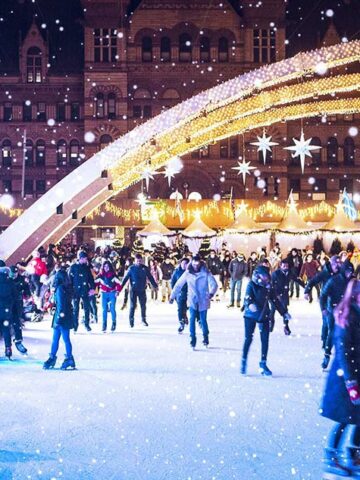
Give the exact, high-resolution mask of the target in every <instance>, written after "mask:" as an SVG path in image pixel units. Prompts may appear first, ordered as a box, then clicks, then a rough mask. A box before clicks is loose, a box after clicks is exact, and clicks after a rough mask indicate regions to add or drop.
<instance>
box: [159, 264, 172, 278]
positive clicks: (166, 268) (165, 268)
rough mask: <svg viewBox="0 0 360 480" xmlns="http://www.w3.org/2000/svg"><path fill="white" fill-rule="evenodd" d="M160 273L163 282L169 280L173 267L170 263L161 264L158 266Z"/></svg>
mask: <svg viewBox="0 0 360 480" xmlns="http://www.w3.org/2000/svg"><path fill="white" fill-rule="evenodd" d="M160 268H161V271H162V275H163V277H162V279H163V280H171V277H172V274H173V272H174V269H175V268H174V265H173V264H172V263H166V262H163V263H162V264H161V266H160Z"/></svg>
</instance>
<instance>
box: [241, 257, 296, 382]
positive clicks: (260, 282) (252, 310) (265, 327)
mask: <svg viewBox="0 0 360 480" xmlns="http://www.w3.org/2000/svg"><path fill="white" fill-rule="evenodd" d="M270 301H271V302H273V304H274V305H275V308H276V310H278V312H279V313H280V315H281V316H282V317H283V318H284V321H285V322H286V321H289V320H290V319H291V316H290V314H289V313H288V311H287V308H286V307H285V306H284V305H283V304H282V303H281V302H280V301H279V300H278V299H277V297H276V294H275V292H274V290H273V288H272V286H271V276H270V270H269V269H268V268H266V267H264V266H259V267H256V269H255V270H254V273H253V275H252V278H251V280H250V281H249V283H248V284H247V287H246V293H245V300H244V307H245V311H244V323H245V341H244V346H243V356H242V360H241V373H242V374H243V375H245V374H246V370H247V357H248V353H249V349H250V346H251V343H252V341H253V337H254V332H255V328H256V325H258V327H259V331H260V340H261V360H260V364H259V365H260V370H261V373H262V375H272V372H271V370H270V369H269V368H268V366H267V363H266V361H267V355H268V350H269V335H270V322H271V318H272V313H271V309H270V305H269V303H270Z"/></svg>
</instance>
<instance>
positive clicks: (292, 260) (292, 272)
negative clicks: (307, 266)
mask: <svg viewBox="0 0 360 480" xmlns="http://www.w3.org/2000/svg"><path fill="white" fill-rule="evenodd" d="M287 261H288V264H289V276H290V280H295V278H298V277H299V276H300V272H301V268H302V265H303V261H302V258H301V256H300V255H292V254H291V253H289V255H288V256H287Z"/></svg>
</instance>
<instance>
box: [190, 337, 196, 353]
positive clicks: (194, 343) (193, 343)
mask: <svg viewBox="0 0 360 480" xmlns="http://www.w3.org/2000/svg"><path fill="white" fill-rule="evenodd" d="M190 347H191V348H192V349H193V350H195V347H196V337H190Z"/></svg>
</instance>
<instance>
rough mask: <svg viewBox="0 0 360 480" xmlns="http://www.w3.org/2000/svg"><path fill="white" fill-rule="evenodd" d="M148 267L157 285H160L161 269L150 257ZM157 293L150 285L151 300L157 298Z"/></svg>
mask: <svg viewBox="0 0 360 480" xmlns="http://www.w3.org/2000/svg"><path fill="white" fill-rule="evenodd" d="M149 269H150V273H151V275H152V276H153V278H154V280H155V282H156V283H157V285H161V281H162V271H161V268H160V267H159V264H158V262H157V260H152V259H151V260H150V262H149ZM158 293H159V290H158V289H157V288H153V287H152V286H151V300H154V302H156V301H157V299H158Z"/></svg>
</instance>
